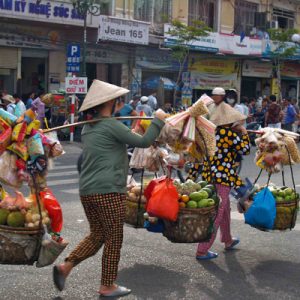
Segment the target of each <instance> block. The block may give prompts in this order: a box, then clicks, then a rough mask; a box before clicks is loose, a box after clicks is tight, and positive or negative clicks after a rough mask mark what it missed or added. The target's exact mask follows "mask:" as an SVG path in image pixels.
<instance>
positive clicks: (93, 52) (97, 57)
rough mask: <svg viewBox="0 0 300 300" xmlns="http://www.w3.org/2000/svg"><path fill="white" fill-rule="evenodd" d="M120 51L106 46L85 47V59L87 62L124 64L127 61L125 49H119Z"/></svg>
mask: <svg viewBox="0 0 300 300" xmlns="http://www.w3.org/2000/svg"><path fill="white" fill-rule="evenodd" d="M118 50H120V52H117V51H114V50H112V49H110V48H108V47H105V49H87V51H86V61H87V62H89V63H100V64H101V63H104V64H111V63H114V64H123V63H124V64H126V63H127V62H128V55H127V54H126V53H127V52H126V51H127V50H126V49H125V48H124V49H122V48H121V49H120V48H118Z"/></svg>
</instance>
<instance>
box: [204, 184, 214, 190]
mask: <svg viewBox="0 0 300 300" xmlns="http://www.w3.org/2000/svg"><path fill="white" fill-rule="evenodd" d="M205 188H206V189H210V190H212V191H215V190H216V188H215V186H214V185H213V184H208V185H207V186H206V187H205Z"/></svg>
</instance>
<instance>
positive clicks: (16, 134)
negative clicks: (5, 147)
mask: <svg viewBox="0 0 300 300" xmlns="http://www.w3.org/2000/svg"><path fill="white" fill-rule="evenodd" d="M26 129H27V123H26V122H22V123H19V124H17V125H16V126H15V127H14V129H13V131H12V136H11V139H12V141H15V142H18V143H20V142H23V141H24V138H25V136H26Z"/></svg>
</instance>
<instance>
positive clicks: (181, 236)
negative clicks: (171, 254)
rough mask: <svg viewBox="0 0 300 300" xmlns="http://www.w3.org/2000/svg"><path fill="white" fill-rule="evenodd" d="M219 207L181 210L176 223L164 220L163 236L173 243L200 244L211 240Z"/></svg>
mask: <svg viewBox="0 0 300 300" xmlns="http://www.w3.org/2000/svg"><path fill="white" fill-rule="evenodd" d="M216 213H217V206H211V207H205V208H180V210H179V213H178V218H177V221H176V222H171V221H166V220H164V225H165V231H164V232H163V235H164V236H165V237H166V238H167V239H168V240H169V241H171V242H173V243H199V242H204V241H207V240H209V239H210V237H211V235H212V233H213V222H214V218H215V216H216Z"/></svg>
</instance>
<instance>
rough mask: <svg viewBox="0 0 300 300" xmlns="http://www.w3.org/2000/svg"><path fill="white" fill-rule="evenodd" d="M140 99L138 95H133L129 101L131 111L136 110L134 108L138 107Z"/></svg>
mask: <svg viewBox="0 0 300 300" xmlns="http://www.w3.org/2000/svg"><path fill="white" fill-rule="evenodd" d="M140 99H141V96H139V95H134V96H133V98H132V99H131V100H130V101H129V103H128V104H129V105H130V106H131V107H132V109H134V110H135V109H136V107H137V106H138V103H139V101H140Z"/></svg>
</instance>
